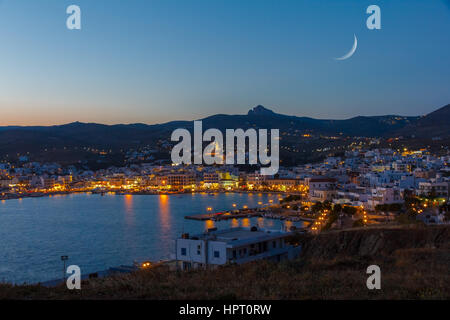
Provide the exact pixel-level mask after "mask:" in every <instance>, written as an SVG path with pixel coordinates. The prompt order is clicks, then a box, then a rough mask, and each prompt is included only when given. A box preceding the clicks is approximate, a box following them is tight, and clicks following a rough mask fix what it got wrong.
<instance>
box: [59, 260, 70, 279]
mask: <svg viewBox="0 0 450 320" xmlns="http://www.w3.org/2000/svg"><path fill="white" fill-rule="evenodd" d="M67 260H69V256H61V261H62V262H63V264H64V267H63V279H64V282H65V281H66V261H67Z"/></svg>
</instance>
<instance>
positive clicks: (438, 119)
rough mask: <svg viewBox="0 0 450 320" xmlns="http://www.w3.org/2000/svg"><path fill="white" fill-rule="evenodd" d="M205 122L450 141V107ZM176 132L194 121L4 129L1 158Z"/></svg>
mask: <svg viewBox="0 0 450 320" xmlns="http://www.w3.org/2000/svg"><path fill="white" fill-rule="evenodd" d="M201 120H202V121H203V128H204V129H206V128H218V129H226V128H243V129H247V128H256V129H257V128H267V129H271V128H278V129H280V131H281V132H297V133H300V134H302V133H310V134H313V135H340V136H349V137H394V136H404V137H409V138H422V139H423V138H425V139H428V138H434V137H437V136H439V137H441V138H448V137H450V126H449V123H450V104H449V105H446V106H444V107H442V108H440V109H438V110H436V111H434V112H432V113H430V114H428V115H424V116H417V117H405V116H398V115H385V116H358V117H354V118H351V119H346V120H322V119H313V118H308V117H297V116H288V115H283V114H278V113H275V112H273V111H272V110H269V109H267V108H265V107H263V106H261V105H259V106H256V107H254V108H253V109H251V110H250V111H248V113H247V114H246V115H225V114H217V115H213V116H210V117H206V118H204V119H201ZM176 128H186V129H192V128H193V121H172V122H168V123H164V124H155V125H146V124H128V125H124V124H118V125H103V124H97V123H80V122H74V123H69V124H65V125H58V126H48V127H43V126H42V127H40V126H33V127H18V126H9V127H0V156H4V155H5V154H17V153H20V154H24V153H26V152H31V153H33V152H37V151H42V150H45V149H52V150H56V149H61V150H64V148H73V147H90V148H98V149H107V150H118V149H122V148H127V149H129V148H135V147H136V148H138V147H140V146H144V145H155V144H157V142H158V141H161V140H169V139H170V135H171V132H172V131H173V130H174V129H176Z"/></svg>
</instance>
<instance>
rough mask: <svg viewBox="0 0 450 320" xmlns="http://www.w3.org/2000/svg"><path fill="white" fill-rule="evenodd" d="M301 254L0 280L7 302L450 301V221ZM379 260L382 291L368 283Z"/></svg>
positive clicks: (349, 238) (346, 236) (327, 238)
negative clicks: (79, 277) (205, 266)
mask: <svg viewBox="0 0 450 320" xmlns="http://www.w3.org/2000/svg"><path fill="white" fill-rule="evenodd" d="M293 241H300V242H301V243H302V244H303V246H304V250H303V254H302V256H301V257H300V258H299V259H298V260H295V261H287V262H282V263H278V264H276V263H269V262H264V261H262V262H255V263H250V264H246V265H242V266H227V267H222V268H219V269H216V270H210V271H205V270H199V271H191V272H178V273H177V272H173V271H170V270H168V269H167V268H165V267H160V268H155V269H151V270H147V271H140V272H137V273H134V274H128V275H121V276H117V277H112V278H106V279H95V280H90V281H89V282H83V284H82V295H80V293H77V292H69V291H68V290H67V289H65V288H64V287H59V288H50V289H49V288H43V287H40V286H17V287H13V286H10V285H0V298H2V299H163V300H165V299H228V300H229V299H239V300H241V299H244V300H245V299H284V300H289V299H449V298H450V286H448V284H449V283H450V274H449V272H448V270H449V267H450V226H436V227H424V226H415V227H384V228H373V229H352V230H347V231H336V232H329V233H323V234H321V235H319V236H317V237H311V236H306V237H305V236H300V237H297V238H296V239H293ZM371 264H376V265H378V266H380V268H381V273H382V276H381V278H382V285H381V286H382V288H381V290H376V291H371V290H368V289H367V287H366V279H367V274H366V268H367V267H368V266H369V265H371Z"/></svg>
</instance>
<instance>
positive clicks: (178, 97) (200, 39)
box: [0, 0, 450, 125]
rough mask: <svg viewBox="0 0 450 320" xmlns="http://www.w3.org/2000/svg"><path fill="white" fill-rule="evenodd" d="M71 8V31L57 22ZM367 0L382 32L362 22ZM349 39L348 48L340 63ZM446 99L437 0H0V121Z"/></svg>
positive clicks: (300, 110)
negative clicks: (78, 24)
mask: <svg viewBox="0 0 450 320" xmlns="http://www.w3.org/2000/svg"><path fill="white" fill-rule="evenodd" d="M71 4H77V5H79V6H80V7H81V11H82V30H79V31H77V30H68V29H67V28H66V19H67V16H68V15H67V14H66V12H65V11H66V8H67V6H69V5H71ZM370 4H377V5H379V6H380V7H381V19H382V29H381V30H368V29H367V28H366V19H367V17H368V15H367V14H366V13H365V12H366V8H367V7H368V6H369V5H370ZM353 34H356V36H357V37H358V49H357V50H356V53H355V55H354V56H353V57H351V58H350V59H348V60H345V61H336V60H334V59H333V58H334V57H339V56H342V55H344V54H345V53H347V52H348V51H349V50H350V48H351V47H352V44H353ZM448 103H450V0H432V1H430V0H408V1H405V0H388V1H379V0H369V1H366V0H339V1H336V0H304V1H302V0H121V1H119V0H95V1H93V0H70V1H67V0H38V1H37V0H0V110H1V113H0V125H51V124H62V123H68V122H72V121H77V120H78V121H83V122H100V123H133V122H143V123H159V122H165V121H169V120H191V119H197V118H201V117H204V116H208V115H212V114H216V113H227V114H242V113H246V112H247V110H248V109H249V108H250V107H253V106H255V105H257V104H262V105H264V106H266V107H269V108H272V109H273V110H274V111H276V112H279V113H284V114H291V115H298V116H310V117H315V118H335V119H342V118H349V117H353V116H356V115H380V114H400V115H420V114H426V113H429V112H431V111H433V110H434V109H436V108H438V107H441V106H443V105H445V104H448Z"/></svg>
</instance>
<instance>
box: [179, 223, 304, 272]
mask: <svg viewBox="0 0 450 320" xmlns="http://www.w3.org/2000/svg"><path fill="white" fill-rule="evenodd" d="M290 235H292V233H291V232H283V231H271V230H263V229H257V228H256V227H252V228H231V229H223V230H216V229H212V230H210V231H209V232H207V233H204V234H199V235H195V236H189V235H188V234H184V235H183V236H182V237H181V238H180V239H177V240H176V243H175V251H176V260H177V266H179V267H181V269H183V270H189V269H191V268H199V267H200V268H203V267H206V266H208V267H211V266H213V267H214V266H218V265H225V264H233V263H236V264H241V263H246V262H250V261H254V260H260V259H270V260H274V261H281V260H285V259H292V258H295V257H296V256H298V254H299V253H300V247H294V246H291V245H288V244H287V243H286V242H285V239H286V238H287V237H289V236H290Z"/></svg>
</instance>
